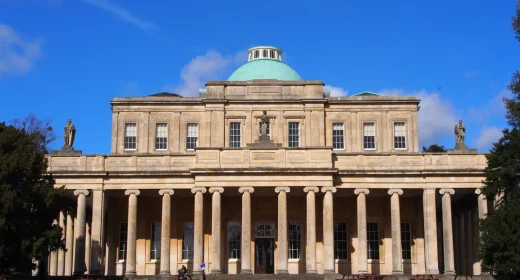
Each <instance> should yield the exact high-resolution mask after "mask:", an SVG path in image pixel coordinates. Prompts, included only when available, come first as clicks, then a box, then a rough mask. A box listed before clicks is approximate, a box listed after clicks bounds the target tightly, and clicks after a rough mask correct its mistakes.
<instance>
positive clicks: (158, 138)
mask: <svg viewBox="0 0 520 280" xmlns="http://www.w3.org/2000/svg"><path fill="white" fill-rule="evenodd" d="M167 148H168V126H167V125H166V124H165V123H158V124H157V127H156V128H155V149H156V150H166V149H167Z"/></svg>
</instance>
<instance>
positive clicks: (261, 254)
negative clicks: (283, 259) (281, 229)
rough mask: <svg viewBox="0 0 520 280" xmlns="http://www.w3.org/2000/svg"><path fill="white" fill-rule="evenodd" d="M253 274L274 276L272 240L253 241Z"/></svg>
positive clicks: (260, 239)
mask: <svg viewBox="0 0 520 280" xmlns="http://www.w3.org/2000/svg"><path fill="white" fill-rule="evenodd" d="M255 274H274V238H256V239H255Z"/></svg>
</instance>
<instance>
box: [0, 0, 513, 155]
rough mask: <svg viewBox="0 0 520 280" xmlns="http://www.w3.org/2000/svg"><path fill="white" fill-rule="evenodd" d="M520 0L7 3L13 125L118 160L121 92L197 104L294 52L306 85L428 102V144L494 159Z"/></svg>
mask: <svg viewBox="0 0 520 280" xmlns="http://www.w3.org/2000/svg"><path fill="white" fill-rule="evenodd" d="M515 4H516V1H515V0H501V1H484V0H473V1H466V0H460V1H444V0H436V1H426V0H425V1H417V0H409V1H405V0H402V1H383V0H381V1H361V0H360V1H340V0H338V1H319V2H316V1H271V0H264V1H260V2H258V1H257V2H254V4H253V2H249V1H217V0H215V1H146V2H145V1H130V0H128V1H122V0H4V1H1V2H0V121H4V120H5V121H9V120H12V119H14V118H18V117H24V116H27V115H28V114H30V113H33V114H35V115H36V116H37V117H39V118H42V119H46V118H50V119H51V120H52V124H53V126H54V127H55V129H56V130H57V132H58V136H59V138H58V140H57V141H56V142H55V143H54V144H53V145H52V146H53V148H56V149H57V148H59V147H61V145H62V141H61V133H62V129H63V126H64V125H65V123H66V120H67V119H68V118H72V120H73V123H74V124H75V125H76V128H77V136H76V142H75V145H74V146H75V148H76V149H81V150H83V152H84V153H101V154H103V153H109V152H110V137H111V135H110V129H111V128H110V127H111V111H110V104H109V103H108V102H109V101H110V100H111V99H112V98H114V97H117V96H142V95H148V94H152V93H156V92H160V91H164V90H167V91H170V92H179V93H182V94H184V95H195V94H197V92H196V90H197V88H199V87H202V86H203V85H204V83H205V82H206V81H207V80H210V79H227V77H228V76H229V74H230V73H231V72H232V71H233V70H234V69H236V68H237V67H238V66H239V65H240V64H241V63H243V62H244V61H245V60H246V53H245V51H246V50H247V49H248V48H250V47H252V46H256V45H274V46H277V47H280V48H281V49H283V50H284V58H283V59H284V62H285V63H287V64H289V65H290V66H291V67H293V68H294V69H295V70H296V71H297V72H298V73H299V74H300V75H301V76H302V77H303V78H304V79H318V80H322V81H324V82H325V83H326V84H327V85H329V86H331V87H332V88H333V89H334V91H333V92H334V94H337V95H345V94H346V95H351V94H355V93H358V92H361V91H365V90H366V91H372V92H379V93H383V94H390V95H417V96H419V97H420V98H421V99H422V100H423V102H422V103H421V111H420V125H421V126H420V127H419V130H420V138H421V145H429V144H431V143H438V144H441V145H445V146H446V147H448V148H451V147H453V146H454V137H453V126H454V125H455V123H456V122H457V120H458V119H463V120H464V123H465V125H466V127H467V133H468V134H467V137H466V143H467V144H468V145H469V146H471V147H477V148H478V149H479V151H483V152H485V151H488V150H489V147H490V146H491V143H492V142H493V141H494V140H496V139H498V138H499V137H500V135H501V132H500V131H501V129H503V128H504V127H506V122H505V119H504V113H505V111H504V109H503V104H502V102H501V98H502V97H503V96H508V95H509V94H510V93H509V92H508V91H507V85H508V83H509V80H510V77H511V75H512V73H513V72H514V71H515V70H516V69H520V64H519V63H518V62H519V61H520V42H517V41H515V39H514V34H513V31H512V30H511V16H512V15H513V13H514V10H515Z"/></svg>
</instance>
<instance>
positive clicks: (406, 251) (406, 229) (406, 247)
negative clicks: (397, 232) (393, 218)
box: [401, 223, 412, 260]
mask: <svg viewBox="0 0 520 280" xmlns="http://www.w3.org/2000/svg"><path fill="white" fill-rule="evenodd" d="M401 248H402V250H403V260H411V259H412V231H411V230H410V223H401Z"/></svg>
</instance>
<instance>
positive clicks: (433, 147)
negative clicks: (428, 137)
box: [422, 144, 446, 153]
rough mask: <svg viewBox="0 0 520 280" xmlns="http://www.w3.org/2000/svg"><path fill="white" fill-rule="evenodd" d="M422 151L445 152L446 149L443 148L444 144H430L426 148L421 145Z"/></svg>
mask: <svg viewBox="0 0 520 280" xmlns="http://www.w3.org/2000/svg"><path fill="white" fill-rule="evenodd" d="M422 152H423V153H445V152H446V149H444V146H439V145H437V144H431V145H430V146H429V147H428V148H426V147H425V146H423V147H422Z"/></svg>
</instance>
